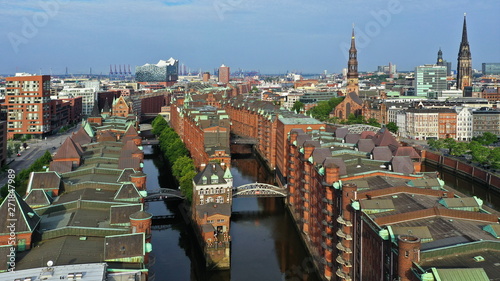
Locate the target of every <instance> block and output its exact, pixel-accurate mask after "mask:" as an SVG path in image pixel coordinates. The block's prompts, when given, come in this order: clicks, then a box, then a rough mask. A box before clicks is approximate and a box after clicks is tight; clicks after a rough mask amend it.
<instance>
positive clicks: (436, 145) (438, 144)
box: [427, 139, 445, 151]
mask: <svg viewBox="0 0 500 281" xmlns="http://www.w3.org/2000/svg"><path fill="white" fill-rule="evenodd" d="M427 145H428V146H429V147H430V148H432V149H435V150H438V151H439V150H441V149H443V148H444V147H445V145H444V142H443V141H442V140H436V139H427Z"/></svg>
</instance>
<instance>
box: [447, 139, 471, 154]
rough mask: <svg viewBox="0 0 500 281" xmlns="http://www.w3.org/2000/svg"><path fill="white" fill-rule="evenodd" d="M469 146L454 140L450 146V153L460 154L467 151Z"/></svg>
mask: <svg viewBox="0 0 500 281" xmlns="http://www.w3.org/2000/svg"><path fill="white" fill-rule="evenodd" d="M468 150H469V146H468V145H467V143H465V142H455V143H454V145H453V146H452V148H451V151H450V154H451V155H453V156H460V155H464V154H466V153H467V151H468Z"/></svg>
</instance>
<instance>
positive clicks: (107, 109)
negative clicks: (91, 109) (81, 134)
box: [102, 99, 111, 112]
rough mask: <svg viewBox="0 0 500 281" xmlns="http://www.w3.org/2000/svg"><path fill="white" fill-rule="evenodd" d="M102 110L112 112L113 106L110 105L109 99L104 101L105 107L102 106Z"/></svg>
mask: <svg viewBox="0 0 500 281" xmlns="http://www.w3.org/2000/svg"><path fill="white" fill-rule="evenodd" d="M102 112H111V108H110V107H109V102H108V99H106V101H105V102H104V107H103V108H102Z"/></svg>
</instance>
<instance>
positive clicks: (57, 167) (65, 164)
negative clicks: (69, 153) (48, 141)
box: [49, 161, 73, 174]
mask: <svg viewBox="0 0 500 281" xmlns="http://www.w3.org/2000/svg"><path fill="white" fill-rule="evenodd" d="M72 170H73V161H52V162H50V164H49V171H54V172H58V173H61V174H63V173H67V172H71V171H72Z"/></svg>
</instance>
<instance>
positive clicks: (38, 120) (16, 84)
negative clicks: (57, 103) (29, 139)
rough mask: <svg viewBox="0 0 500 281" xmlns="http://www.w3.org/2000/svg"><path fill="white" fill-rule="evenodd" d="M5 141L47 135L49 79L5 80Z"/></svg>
mask: <svg viewBox="0 0 500 281" xmlns="http://www.w3.org/2000/svg"><path fill="white" fill-rule="evenodd" d="M5 106H6V107H7V122H8V132H7V138H8V139H12V138H14V135H34V136H38V137H43V136H45V134H47V133H49V132H50V76H49V75H37V76H15V77H7V78H6V95H5Z"/></svg>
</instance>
